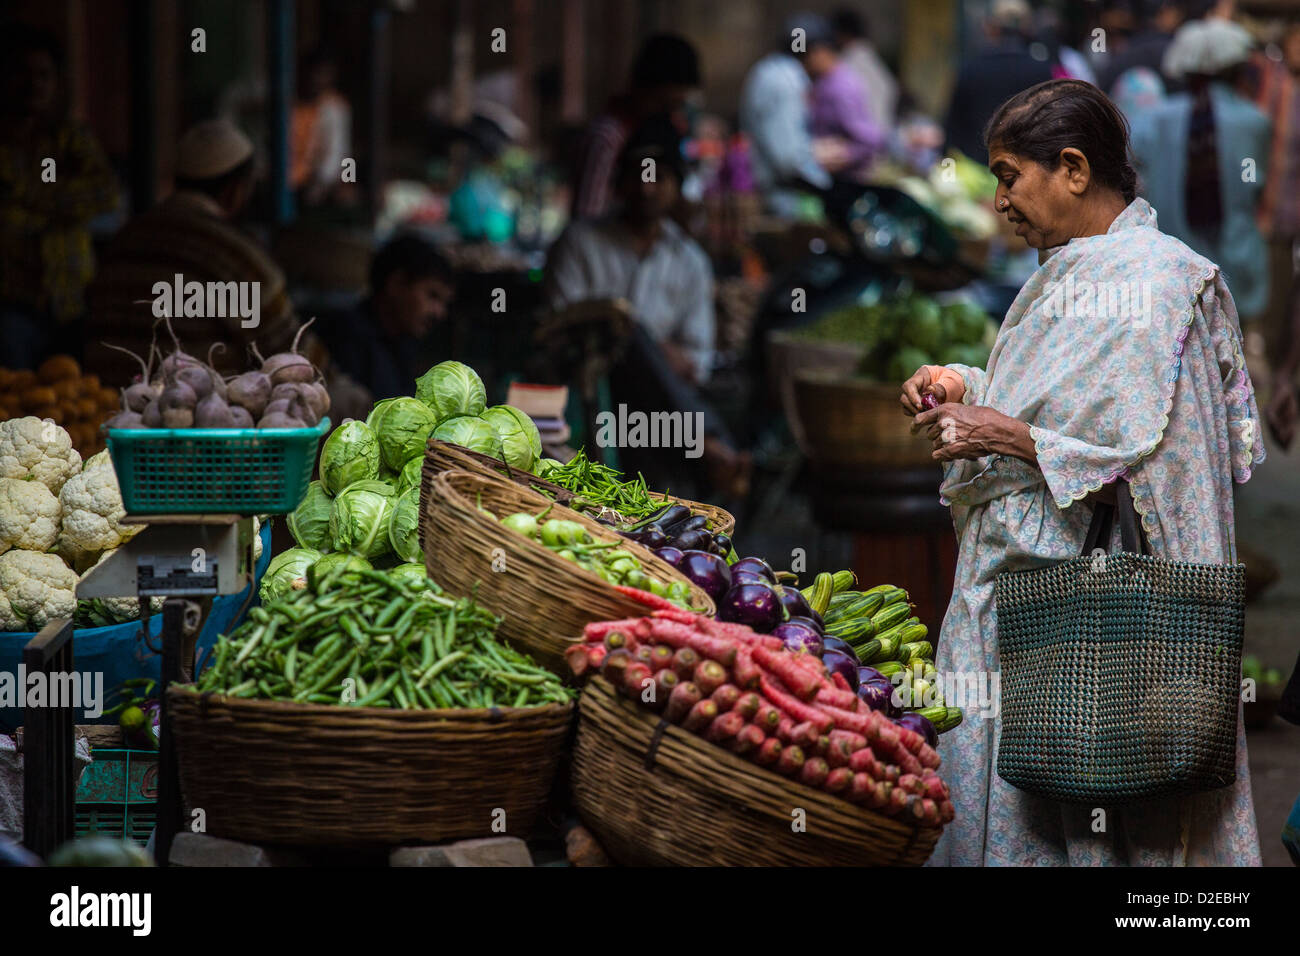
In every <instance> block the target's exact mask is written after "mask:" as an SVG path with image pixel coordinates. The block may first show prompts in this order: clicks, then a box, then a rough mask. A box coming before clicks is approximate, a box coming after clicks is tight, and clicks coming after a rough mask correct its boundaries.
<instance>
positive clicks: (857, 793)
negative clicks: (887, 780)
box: [849, 773, 876, 803]
mask: <svg viewBox="0 0 1300 956" xmlns="http://www.w3.org/2000/svg"><path fill="white" fill-rule="evenodd" d="M875 793H876V781H874V780H872V779H871V774H869V773H855V774H854V775H853V783H852V785H851V786H850V787H849V799H850V800H852V801H853V802H854V803H868V802H869V801H870V800H871V798H872V797H873V796H874V795H875Z"/></svg>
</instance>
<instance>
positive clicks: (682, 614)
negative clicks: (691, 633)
mask: <svg viewBox="0 0 1300 956" xmlns="http://www.w3.org/2000/svg"><path fill="white" fill-rule="evenodd" d="M650 616H651V617H662V618H665V619H666V620H669V621H676V622H677V623H678V624H690V625H692V626H694V624H695V618H696V616H697V615H695V614H694V613H692V612H690V611H688V610H686V609H685V608H680V607H677V606H676V605H673V606H671V607H662V608H659V609H658V610H656V611H655V612H654V613H652V614H651V615H650Z"/></svg>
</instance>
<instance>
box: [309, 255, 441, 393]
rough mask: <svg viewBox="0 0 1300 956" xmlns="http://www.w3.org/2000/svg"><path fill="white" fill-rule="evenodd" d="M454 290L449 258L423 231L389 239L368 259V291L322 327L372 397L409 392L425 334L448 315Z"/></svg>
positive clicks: (338, 362)
mask: <svg viewBox="0 0 1300 956" xmlns="http://www.w3.org/2000/svg"><path fill="white" fill-rule="evenodd" d="M453 290H454V283H453V278H452V269H451V266H450V264H449V263H448V262H447V260H446V259H444V258H443V257H442V255H441V254H440V253H439V252H438V250H437V249H435V248H434V247H433V245H432V244H430V243H429V242H427V241H426V240H424V239H421V238H420V237H419V236H415V235H401V236H397V237H396V238H394V239H391V240H390V241H389V242H388V243H387V244H386V245H385V246H384V247H383V248H382V249H380V250H379V252H378V253H376V254H375V258H374V260H373V261H372V262H371V263H370V294H369V295H368V296H367V297H366V298H365V299H364V300H363V301H362V302H361V303H360V304H359V305H358V306H357V308H356V309H354V310H352V311H351V312H348V313H345V314H343V315H340V316H336V317H334V318H333V319H331V320H328V321H326V322H325V323H324V325H323V327H322V328H321V329H320V330H319V331H320V336H321V338H322V339H324V341H325V344H326V346H327V347H328V348H329V352H330V355H331V356H332V358H333V362H334V365H335V366H336V367H337V368H340V369H342V370H343V371H344V372H346V373H347V374H348V375H349V376H350V377H351V378H353V379H355V380H356V381H357V382H359V383H360V384H361V385H363V386H364V387H365V388H367V389H369V390H370V392H371V393H372V395H373V397H374V400H376V401H378V400H379V399H383V398H396V397H397V396H399V395H409V394H411V389H412V388H413V387H414V386H413V385H412V383H413V382H414V381H415V379H416V378H418V377H419V376H420V375H421V374H422V373H423V372H425V371H426V370H427V367H428V366H427V363H425V364H423V365H422V364H421V362H422V358H421V350H420V342H421V340H423V339H425V338H427V337H428V335H429V333H430V332H432V331H433V327H434V326H435V325H436V324H438V323H440V322H442V321H443V320H444V319H446V318H447V306H448V304H449V303H450V301H451V297H452V294H453Z"/></svg>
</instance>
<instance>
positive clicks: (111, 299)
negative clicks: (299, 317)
mask: <svg viewBox="0 0 1300 956" xmlns="http://www.w3.org/2000/svg"><path fill="white" fill-rule="evenodd" d="M177 273H179V274H180V275H182V276H183V277H184V281H185V282H191V281H196V282H203V283H206V282H257V283H259V299H260V316H261V321H260V324H259V325H258V326H257V327H256V328H248V329H245V328H242V327H241V325H240V322H241V320H240V318H239V317H238V316H233V317H227V318H219V317H215V316H204V317H202V318H198V317H188V318H185V317H181V318H175V319H173V320H172V325H173V327H174V328H175V330H176V334H177V336H178V337H179V338H180V340H181V342H182V344H183V346H184V348H185V351H186V352H188V353H189V354H191V355H194V356H197V357H199V358H204V359H206V357H207V354H208V349H209V347H210V346H211V345H212V344H213V343H214V342H221V343H222V344H224V345H225V351H224V352H218V353H217V354H216V355H214V357H213V364H214V365H215V366H216V368H217V369H218V370H219V371H220V372H222V373H223V374H231V373H234V372H242V371H245V370H246V369H247V368H248V365H249V363H248V360H247V355H248V347H249V345H250V344H251V343H254V342H256V344H257V347H258V349H259V350H260V351H261V353H262V354H263V355H270V354H272V353H274V352H278V351H281V350H283V349H285V348H288V347H289V345H290V343H291V342H292V340H293V336H294V333H295V332H296V331H297V328H298V323H297V321H296V320H295V319H294V317H293V306H292V305H291V303H290V302H289V297H288V295H287V293H286V290H285V281H284V274H283V273H282V272H281V271H280V268H279V267H278V266H277V265H276V264H275V263H274V262H273V261H272V260H271V258H270V256H269V255H267V253H266V252H265V251H264V250H263V249H262V247H261V246H260V245H258V244H257V243H256V242H255V241H254V240H253V239H252V238H251V237H249V236H248V235H246V234H245V233H243V232H242V231H241V230H239V229H238V228H237V227H236V226H235V225H233V224H232V223H231V222H230V221H229V220H227V219H226V218H225V217H224V215H222V211H221V207H220V206H219V205H218V204H217V203H216V202H215V201H214V200H212V199H211V198H209V197H208V196H206V195H203V194H201V193H194V192H176V193H173V194H172V195H171V196H170V197H169V198H168V199H166V200H164V201H163V202H162V203H161V204H159V205H158V206H157V207H155V208H154V209H151V210H149V211H148V212H145V213H142V214H141V215H139V216H136V217H135V218H133V219H132V220H131V221H130V222H128V223H127V224H126V226H125V227H124V228H123V229H122V231H121V232H120V233H118V235H117V236H116V237H115V238H114V239H113V242H112V243H111V244H110V246H109V247H108V250H107V251H106V253H105V255H104V264H103V266H102V268H101V269H100V272H99V275H98V277H97V278H96V279H95V282H94V284H93V285H92V287H91V291H90V315H89V317H88V318H87V320H86V363H85V364H86V368H87V370H89V371H94V372H96V373H98V374H99V375H100V377H101V378H102V379H103V381H104V382H105V383H107V384H109V385H123V386H124V385H127V384H129V383H130V382H131V380H132V376H134V375H137V374H139V371H140V369H139V367H138V366H137V365H135V364H134V363H133V362H132V361H131V359H130V357H129V356H126V355H123V354H122V353H120V352H115V351H113V350H111V349H108V348H106V347H105V346H104V345H103V344H102V343H103V342H111V343H113V344H114V345H119V346H122V347H123V348H128V349H130V350H131V351H133V352H136V353H137V354H139V355H145V354H147V353H148V351H149V342H150V340H151V338H152V336H153V324H154V322H155V318H154V313H153V299H154V293H153V287H154V283H156V282H166V283H168V284H169V285H170V284H171V283H173V281H174V277H175V276H176V274H177ZM146 300H147V301H146ZM159 339H160V344H163V345H166V347H167V350H168V351H170V343H168V341H167V337H166V335H165V333H162V334H160V336H159ZM309 357H312V356H309ZM318 364H319V363H318Z"/></svg>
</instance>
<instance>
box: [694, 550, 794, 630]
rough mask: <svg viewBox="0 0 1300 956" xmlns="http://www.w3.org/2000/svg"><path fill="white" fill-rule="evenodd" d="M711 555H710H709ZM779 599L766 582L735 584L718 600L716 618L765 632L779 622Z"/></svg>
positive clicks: (780, 610)
mask: <svg viewBox="0 0 1300 956" xmlns="http://www.w3.org/2000/svg"><path fill="white" fill-rule="evenodd" d="M710 557H712V555H710ZM784 614H785V612H784V611H783V609H782V608H781V599H780V598H779V597H777V596H776V592H775V591H773V590H772V588H771V587H770V586H768V585H766V584H737V585H735V586H734V587H732V588H731V590H729V591H728V592H727V593H726V594H724V595H723V596H722V600H721V601H719V602H718V619H719V620H721V621H730V622H732V623H735V624H745V625H747V626H749V627H752V628H753V629H754V630H756V631H758V632H759V633H760V634H767V633H768V632H770V631H771V630H772V629H773V628H774V627H776V626H777V625H778V624H780V623H781V618H782V617H784Z"/></svg>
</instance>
